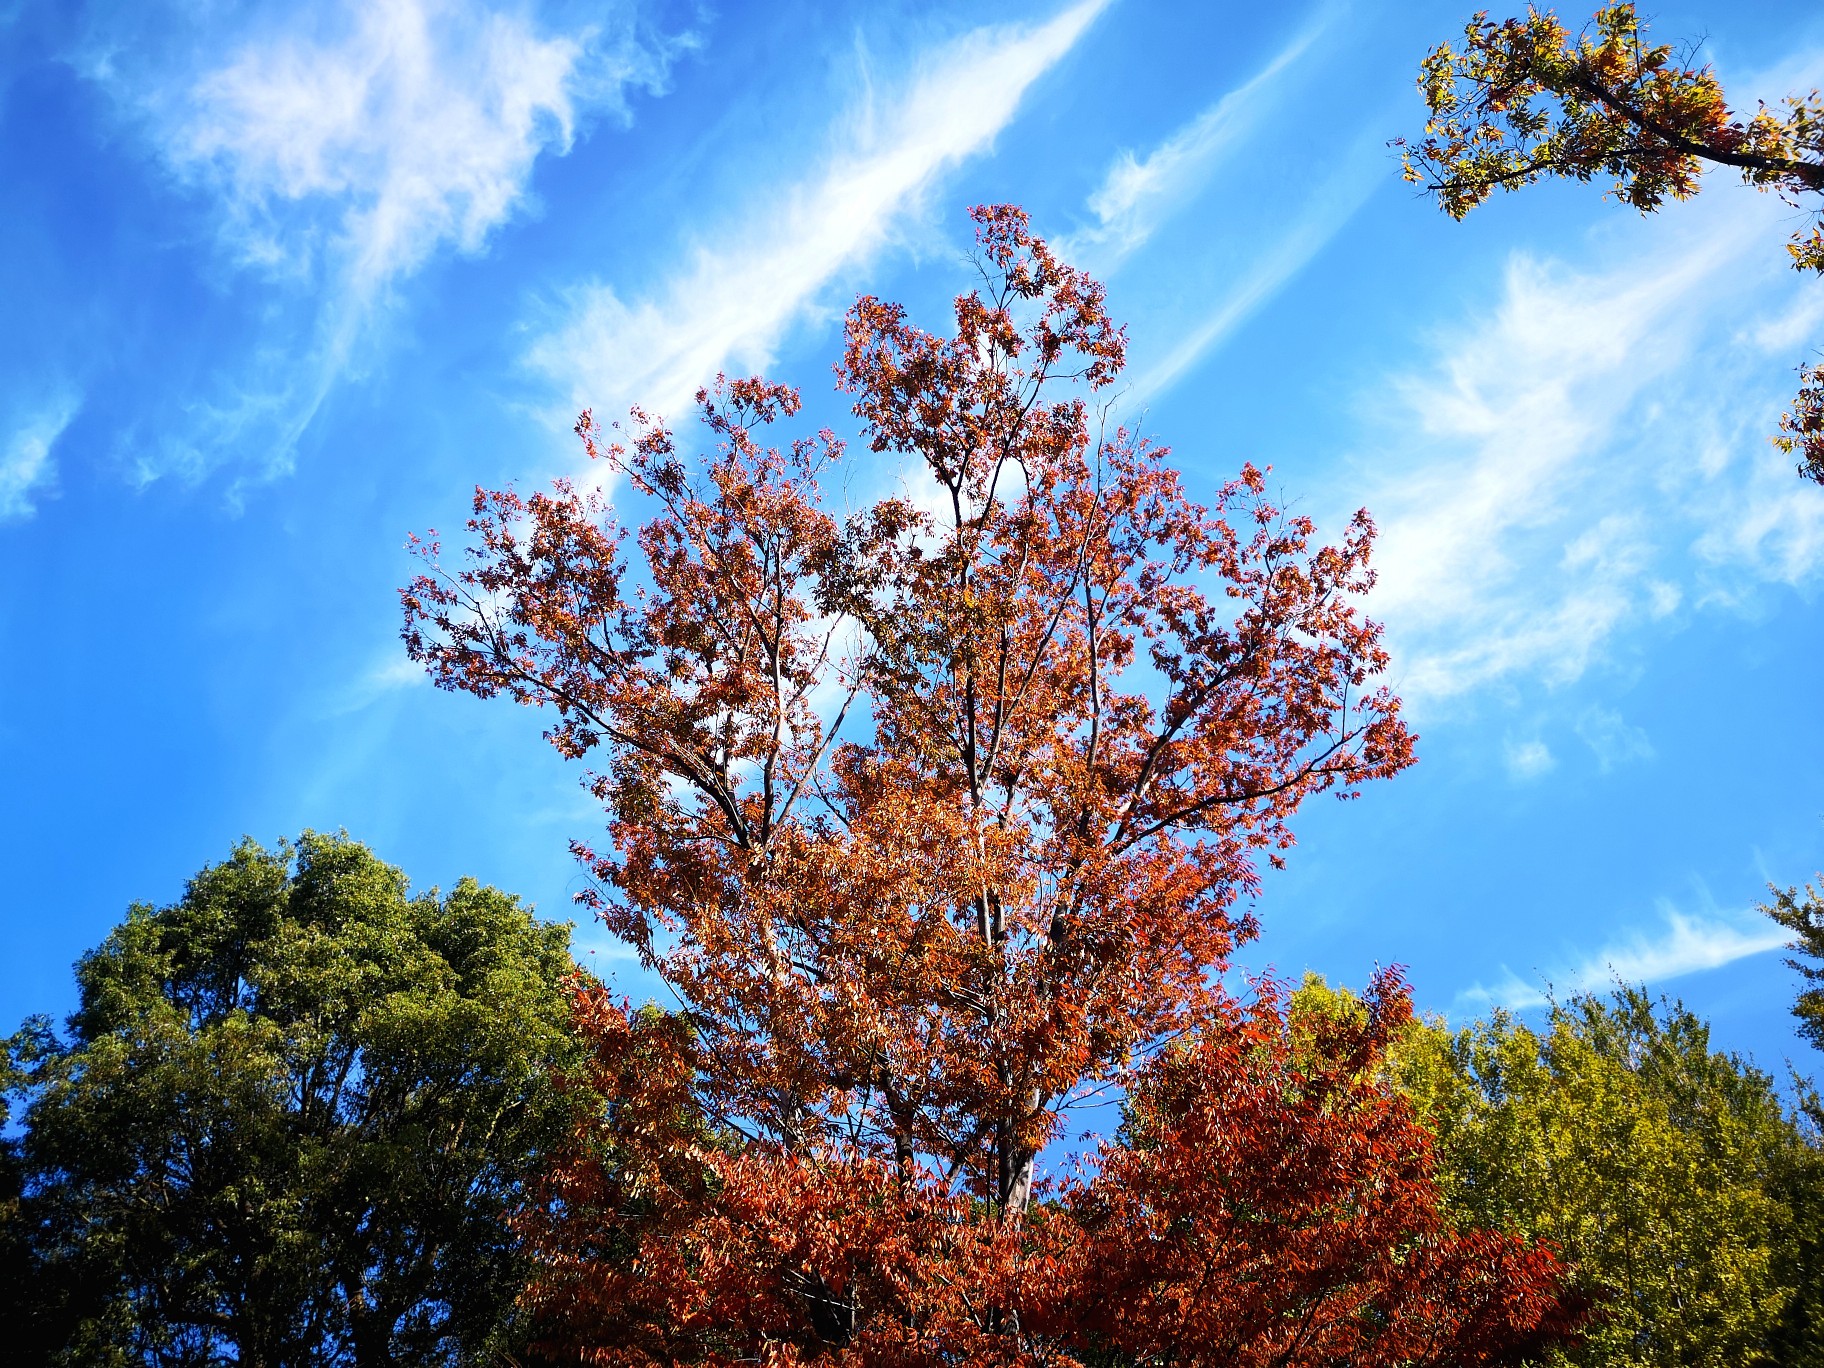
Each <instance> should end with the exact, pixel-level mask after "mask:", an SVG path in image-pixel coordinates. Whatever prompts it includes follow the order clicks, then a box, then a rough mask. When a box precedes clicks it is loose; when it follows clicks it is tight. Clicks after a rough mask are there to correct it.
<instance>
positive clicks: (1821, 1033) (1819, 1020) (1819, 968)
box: [1761, 884, 1824, 1050]
mask: <svg viewBox="0 0 1824 1368" xmlns="http://www.w3.org/2000/svg"><path fill="white" fill-rule="evenodd" d="M1772 892H1773V901H1772V902H1771V903H1768V904H1766V905H1765V906H1763V907H1762V908H1761V910H1762V911H1763V912H1765V913H1766V914H1767V915H1768V916H1770V917H1772V918H1773V919H1774V920H1775V921H1776V922H1778V923H1779V924H1780V925H1781V926H1783V927H1785V928H1786V929H1787V930H1788V931H1790V932H1792V934H1793V940H1792V942H1791V943H1790V944H1789V945H1788V946H1787V947H1786V948H1787V949H1789V950H1791V951H1793V952H1794V954H1795V955H1796V956H1798V958H1794V959H1789V960H1787V961H1786V965H1787V967H1788V968H1790V969H1796V970H1798V972H1799V975H1800V977H1801V978H1802V979H1803V981H1804V983H1805V987H1803V988H1801V989H1800V990H1799V997H1798V1001H1796V1002H1794V1003H1793V1004H1792V1014H1793V1015H1794V1016H1796V1017H1797V1018H1798V1019H1799V1034H1800V1035H1802V1036H1804V1037H1805V1038H1806V1039H1807V1040H1809V1041H1810V1042H1811V1043H1812V1044H1813V1045H1815V1046H1816V1047H1817V1048H1818V1049H1820V1050H1824V893H1820V892H1819V891H1818V889H1816V888H1813V887H1812V886H1810V885H1809V884H1808V885H1806V887H1805V891H1804V893H1803V895H1801V894H1800V892H1799V890H1798V889H1796V888H1788V889H1784V890H1782V889H1778V888H1775V889H1773V890H1772ZM1807 960H1809V961H1810V963H1807V962H1806V961H1807Z"/></svg>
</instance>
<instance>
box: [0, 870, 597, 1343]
mask: <svg viewBox="0 0 1824 1368" xmlns="http://www.w3.org/2000/svg"><path fill="white" fill-rule="evenodd" d="M568 935H569V933H568V930H567V928H565V927H562V926H549V925H544V924H541V923H538V922H536V921H534V920H533V919H532V917H531V916H530V914H529V913H528V911H527V910H526V909H525V908H523V907H521V906H520V905H519V904H518V902H517V901H516V900H515V899H514V898H512V897H510V896H508V895H506V894H503V893H500V892H497V891H495V890H494V889H491V888H483V887H481V886H479V885H477V884H475V883H474V882H472V881H470V880H464V881H463V882H461V883H459V884H458V885H457V886H456V887H455V888H454V889H452V890H451V891H450V892H449V893H448V894H445V895H439V894H437V893H435V892H431V893H426V894H420V895H418V896H412V895H411V894H410V893H409V892H408V889H407V886H406V882H405V879H404V877H403V876H402V875H401V874H400V873H399V871H398V870H396V869H393V868H391V867H390V866H388V865H385V864H382V863H381V862H380V861H379V860H377V859H375V858H374V856H373V855H372V854H371V853H370V852H369V851H368V850H367V848H366V847H364V846H362V845H359V844H357V843H355V842H353V841H351V840H348V839H346V838H341V837H329V836H319V835H313V834H306V835H305V836H303V837H302V838H301V839H300V840H299V842H298V843H297V845H296V846H295V847H293V846H286V845H281V846H280V847H278V848H277V849H274V850H264V849H261V848H260V847H259V846H257V845H255V844H253V843H252V842H244V843H243V844H242V845H241V846H240V847H239V848H237V849H236V850H235V852H234V854H233V855H232V856H231V857H230V858H229V859H228V860H226V861H224V862H223V863H221V864H218V865H215V866H212V867H210V868H208V869H206V870H204V871H203V872H202V873H200V874H199V875H197V876H196V877H195V878H194V879H193V880H192V881H191V882H190V884H189V886H188V888H187V889H186V890H185V893H184V896H183V898H182V899H181V900H180V901H179V902H177V903H176V904H174V905H172V906H170V907H165V908H160V909H156V910H155V909H153V908H151V907H146V906H139V907H135V908H134V909H133V911H132V914H131V916H130V917H129V918H128V919H127V921H126V922H125V923H124V924H122V925H121V926H119V927H118V928H116V930H115V931H114V933H113V934H112V935H111V936H110V937H109V938H108V939H107V941H106V942H105V943H104V944H103V945H102V946H101V947H100V948H99V949H97V950H95V951H93V952H91V953H90V954H88V955H86V956H85V957H84V958H83V959H82V961H81V962H80V963H79V964H78V966H77V981H78V985H79V987H80V990H81V1005H80V1006H79V1007H78V1009H77V1011H76V1012H75V1013H74V1015H72V1017H71V1018H70V1021H69V1027H68V1034H67V1035H59V1034H58V1033H57V1032H55V1031H54V1030H53V1029H52V1027H51V1025H50V1023H48V1022H46V1021H44V1020H42V1019H40V1020H36V1021H33V1022H31V1023H28V1025H27V1026H26V1027H25V1028H24V1029H23V1030H22V1031H20V1032H19V1033H18V1034H17V1035H15V1036H14V1037H13V1038H12V1040H11V1041H10V1052H9V1059H10V1064H9V1070H10V1072H9V1075H8V1077H7V1080H6V1081H7V1084H8V1092H9V1094H10V1096H11V1098H13V1099H14V1100H16V1101H17V1102H18V1103H19V1104H20V1110H19V1112H18V1114H17V1116H16V1117H15V1120H16V1121H17V1122H19V1123H20V1128H19V1130H18V1133H17V1134H16V1135H15V1136H14V1138H13V1139H11V1140H9V1141H8V1142H7V1144H6V1146H5V1148H4V1150H3V1151H0V1159H3V1160H4V1164H5V1170H4V1174H3V1175H0V1176H3V1177H4V1180H5V1181H6V1182H7V1183H8V1188H7V1189H6V1191H7V1194H8V1196H9V1199H10V1200H9V1202H8V1206H7V1210H6V1211H5V1213H4V1217H5V1224H4V1241H5V1243H4V1254H3V1256H4V1257H5V1259H6V1260H7V1261H8V1262H9V1263H10V1264H11V1265H12V1266H11V1267H10V1268H8V1269H7V1270H6V1272H7V1273H8V1274H9V1275H10V1276H8V1277H7V1278H6V1281H5V1285H4V1286H0V1299H4V1304H5V1313H6V1314H5V1321H6V1327H7V1329H6V1333H7V1336H8V1343H7V1348H6V1356H7V1358H8V1361H9V1362H14V1363H59V1364H71V1365H78V1364H80V1365H106V1364H127V1363H136V1364H138V1363H143V1364H156V1365H171V1366H172V1368H177V1366H178V1365H182V1366H183V1368H191V1366H192V1365H194V1366H195V1368H202V1365H214V1364H229V1363H233V1364H239V1365H242V1366H243V1368H256V1366H258V1368H311V1366H312V1365H330V1364H362V1365H366V1364H387V1365H393V1364H399V1365H404V1364H415V1365H416V1364H427V1365H428V1364H444V1363H455V1362H459V1361H464V1360H465V1359H466V1358H467V1357H468V1356H470V1355H471V1354H474V1353H478V1352H480V1351H481V1350H482V1349H483V1348H484V1347H488V1346H498V1347H503V1348H504V1347H509V1346H510V1343H511V1342H512V1341H513V1340H514V1338H515V1337H516V1336H517V1335H518V1334H519V1333H520V1327H519V1326H518V1324H517V1322H516V1320H515V1317H514V1313H513V1311H512V1305H513V1301H514V1298H515V1297H516V1295H517V1294H518V1292H519V1290H520V1287H521V1285H522V1283H523V1279H524V1272H525V1270H524V1267H523V1265H522V1263H521V1260H520V1257H519V1255H518V1254H517V1253H516V1251H515V1247H514V1240H513V1237H512V1236H511V1234H510V1233H509V1231H508V1230H507V1228H506V1226H505V1224H504V1222H503V1215H504V1213H505V1210H506V1209H507V1207H508V1206H510V1205H512V1204H513V1203H515V1202H516V1200H517V1197H518V1194H519V1192H520V1191H521V1186H522V1183H523V1180H524V1176H525V1173H526V1171H527V1168H528V1166H529V1165H531V1164H532V1163H533V1162H534V1161H535V1160H536V1159H537V1157H538V1156H539V1155H540V1154H541V1153H542V1152H543V1150H544V1149H545V1147H546V1146H547V1144H548V1143H549V1142H550V1141H551V1139H552V1138H553V1137H554V1136H555V1135H556V1134H557V1133H558V1132H559V1130H560V1129H561V1127H562V1126H563V1125H564V1124H565V1122H566V1118H567V1107H568V1103H567V1102H566V1100H565V1099H564V1098H563V1097H562V1096H561V1095H560V1094H559V1092H558V1090H557V1088H556V1086H555V1083H554V1078H553V1069H554V1067H555V1066H558V1065H560V1064H561V1063H562V1062H563V1061H564V1060H565V1059H566V1058H568V1057H569V1056H570V1055H571V1054H572V1053H573V1046H572V1044H571V1037H570V1035H569V1033H568V1029H567V1022H568V998H567V992H566V989H565V986H564V985H565V980H566V977H567V976H568V975H570V974H572V973H574V972H575V969H574V965H573V964H572V961H571V959H570V955H569V953H568V948H567V947H568Z"/></svg>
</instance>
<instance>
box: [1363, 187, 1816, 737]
mask: <svg viewBox="0 0 1824 1368" xmlns="http://www.w3.org/2000/svg"><path fill="white" fill-rule="evenodd" d="M1777 209H1778V206H1777V205H1771V206H1770V205H1769V204H1768V203H1767V202H1766V201H1764V200H1759V199H1755V198H1753V197H1747V198H1744V197H1743V196H1739V195H1737V196H1730V195H1729V194H1728V192H1727V191H1726V190H1725V191H1722V192H1721V193H1718V194H1716V195H1713V197H1712V199H1711V200H1710V201H1708V202H1700V204H1699V205H1694V206H1690V207H1689V210H1688V212H1687V214H1686V215H1685V217H1684V218H1683V219H1682V220H1681V223H1680V225H1679V226H1678V227H1677V229H1676V230H1675V231H1672V232H1668V233H1663V234H1661V235H1659V236H1658V237H1657V239H1656V241H1655V242H1654V246H1653V247H1652V248H1651V249H1650V250H1649V251H1647V252H1645V253H1642V252H1641V251H1639V250H1638V249H1636V250H1633V251H1628V252H1625V253H1623V252H1617V253H1615V256H1616V257H1617V258H1620V259H1617V260H1611V261H1610V262H1608V263H1605V265H1604V266H1603V267H1602V268H1600V269H1597V270H1584V271H1576V270H1572V269H1570V268H1569V267H1567V266H1565V265H1564V264H1562V263H1558V262H1542V261H1539V260H1536V259H1533V258H1528V257H1517V258H1515V259H1514V260H1512V261H1511V262H1510V263H1509V266H1508V268H1507V274H1506V278H1505V281H1504V282H1503V286H1502V289H1501V292H1500V298H1499V302H1498V303H1497V304H1495V305H1493V306H1492V307H1490V308H1489V309H1488V310H1487V311H1486V312H1485V314H1484V315H1483V316H1482V317H1479V318H1477V319H1475V320H1474V321H1473V322H1470V323H1467V324H1465V325H1463V326H1462V327H1460V328H1458V329H1455V330H1453V331H1451V332H1448V333H1446V334H1445V335H1443V336H1442V337H1441V338H1440V339H1439V344H1438V348H1437V351H1436V353H1435V356H1434V359H1433V360H1432V361H1431V362H1430V363H1429V364H1428V365H1426V366H1424V367H1421V368H1418V369H1416V370H1410V369H1409V370H1406V371H1404V372H1403V373H1395V374H1393V375H1391V376H1389V377H1388V378H1387V379H1386V381H1385V390H1384V395H1385V396H1386V397H1387V398H1390V400H1391V403H1390V404H1385V405H1384V407H1385V408H1386V409H1388V410H1389V416H1388V418H1387V428H1388V436H1387V437H1386V438H1385V439H1384V440H1383V442H1382V443H1381V444H1380V446H1379V449H1378V450H1377V452H1376V455H1375V456H1374V457H1373V458H1372V460H1373V463H1374V465H1373V468H1374V472H1375V473H1374V475H1373V476H1372V477H1371V478H1370V480H1369V481H1368V482H1367V485H1366V487H1365V488H1364V487H1361V486H1358V487H1357V488H1356V489H1354V490H1352V491H1351V495H1350V497H1351V498H1360V499H1361V500H1362V501H1364V502H1366V503H1367V504H1368V505H1369V506H1370V507H1371V508H1373V509H1374V511H1375V513H1376V515H1377V517H1378V518H1379V521H1380V524H1381V529H1382V537H1381V542H1380V547H1379V552H1378V556H1377V561H1378V564H1379V573H1380V582H1379V585H1378V586H1377V589H1376V591H1375V600H1376V603H1375V610H1376V613H1377V615H1379V616H1381V617H1383V618H1384V619H1385V620H1386V621H1387V622H1388V625H1389V635H1390V641H1391V642H1392V644H1393V646H1394V648H1395V652H1396V657H1397V659H1398V662H1399V668H1400V670H1401V672H1402V675H1403V678H1402V682H1401V687H1402V692H1403V693H1405V694H1406V695H1407V696H1408V697H1409V698H1410V699H1413V700H1415V701H1418V702H1419V703H1421V704H1425V703H1427V702H1436V701H1438V700H1442V699H1447V698H1451V697H1454V696H1460V695H1464V694H1467V693H1469V692H1470V691H1472V690H1477V689H1481V688H1485V687H1487V686H1490V685H1496V684H1500V685H1503V686H1505V685H1507V684H1509V683H1512V682H1513V681H1516V680H1519V679H1523V678H1525V679H1533V680H1537V681H1542V682H1544V683H1546V684H1548V685H1559V684H1564V683H1567V682H1569V681H1571V680H1574V679H1576V678H1578V677H1579V676H1581V675H1582V674H1583V673H1584V672H1586V671H1587V670H1588V669H1589V668H1590V667H1591V666H1592V665H1593V664H1594V663H1596V662H1598V661H1600V660H1602V659H1604V658H1605V655H1606V653H1607V652H1608V651H1609V649H1610V648H1611V647H1612V645H1613V643H1614V640H1615V638H1616V637H1617V635H1618V634H1619V633H1620V632H1622V631H1623V630H1624V629H1626V628H1628V627H1631V626H1636V625H1639V624H1643V623H1648V622H1651V621H1653V620H1655V619H1659V618H1665V617H1667V616H1668V615H1670V614H1672V613H1674V612H1675V611H1676V610H1678V609H1679V608H1680V606H1681V605H1683V604H1685V603H1688V602H1692V601H1696V600H1700V599H1705V598H1710V599H1715V598H1717V597H1719V596H1724V597H1726V595H1727V593H1728V587H1727V586H1728V585H1729V584H1730V583H1734V582H1737V581H1740V580H1742V578H1743V577H1744V576H1745V577H1746V578H1747V579H1748V580H1765V579H1769V578H1787V579H1794V578H1796V577H1798V575H1800V574H1801V573H1803V572H1805V571H1806V570H1808V569H1809V568H1810V567H1813V566H1815V565H1818V564H1820V563H1824V498H1820V497H1819V495H1820V493H1821V491H1817V490H1814V489H1810V488H1808V487H1807V486H1804V485H1803V484H1801V482H1800V481H1798V480H1797V478H1796V477H1794V476H1793V475H1792V473H1791V471H1790V469H1789V468H1787V464H1786V463H1785V462H1783V461H1781V460H1778V459H1777V458H1776V457H1775V455H1774V453H1772V452H1771V449H1770V448H1769V446H1768V444H1767V441H1766V434H1767V432H1768V431H1769V430H1770V429H1771V428H1772V426H1773V421H1774V418H1775V417H1776V416H1777V414H1778V412H1779V409H1778V407H1777V404H1778V397H1779V395H1778V386H1779V385H1780V384H1782V383H1784V382H1783V381H1782V379H1781V376H1780V369H1779V368H1777V367H1776V366H1774V365H1772V364H1770V362H1769V360H1768V359H1767V357H1766V355H1765V353H1759V352H1756V351H1755V350H1754V349H1753V348H1742V347H1739V346H1731V345H1730V343H1729V341H1728V338H1729V337H1731V336H1739V335H1742V334H1743V333H1744V332H1745V331H1747V330H1752V329H1753V328H1754V327H1756V326H1758V325H1759V323H1760V321H1761V320H1764V319H1767V318H1778V317H1784V316H1787V315H1789V314H1790V313H1791V310H1792V308H1793V307H1794V306H1793V304H1792V302H1791V301H1792V299H1793V296H1794V294H1795V293H1797V292H1798V291H1799V290H1800V289H1802V288H1803V284H1804V282H1801V281H1797V280H1792V279H1787V278H1785V277H1778V276H1777V271H1776V269H1775V268H1774V264H1773V262H1772V261H1771V258H1770V257H1769V256H1768V252H1767V249H1768V245H1769V242H1770V241H1773V242H1777V240H1778V239H1777V235H1774V234H1773V232H1772V230H1773V229H1775V228H1777V224H1775V223H1774V222H1773V221H1772V220H1773V219H1774V218H1775V217H1776V213H1775V212H1774V211H1777ZM1655 226H1657V225H1655ZM1643 235H1644V230H1643ZM1763 258H1767V261H1766V265H1765V267H1763V265H1762V259H1763ZM1690 547H1695V548H1696V549H1697V550H1698V551H1699V557H1698V558H1695V559H1694V558H1692V557H1690V556H1689V555H1687V554H1685V552H1686V550H1687V548H1690ZM1700 561H1701V562H1702V563H1704V564H1707V565H1708V566H1709V567H1711V569H1712V570H1713V571H1714V572H1715V573H1712V574H1710V575H1709V577H1708V579H1707V580H1705V581H1704V582H1699V581H1698V579H1697V578H1694V577H1693V575H1692V566H1693V565H1694V564H1697V563H1699V562H1700Z"/></svg>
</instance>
